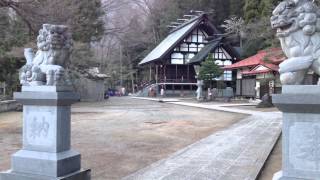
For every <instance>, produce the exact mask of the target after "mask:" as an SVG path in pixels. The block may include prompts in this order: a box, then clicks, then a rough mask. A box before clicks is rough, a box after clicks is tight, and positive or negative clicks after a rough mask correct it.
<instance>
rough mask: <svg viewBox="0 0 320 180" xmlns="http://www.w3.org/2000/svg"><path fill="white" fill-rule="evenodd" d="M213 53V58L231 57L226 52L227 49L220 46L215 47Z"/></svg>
mask: <svg viewBox="0 0 320 180" xmlns="http://www.w3.org/2000/svg"><path fill="white" fill-rule="evenodd" d="M213 54H214V58H215V59H231V56H230V55H229V54H228V53H227V51H225V50H224V49H223V48H220V47H219V48H217V49H216V50H215V51H214V53H213Z"/></svg>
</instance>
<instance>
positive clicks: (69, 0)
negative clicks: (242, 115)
mask: <svg viewBox="0 0 320 180" xmlns="http://www.w3.org/2000/svg"><path fill="white" fill-rule="evenodd" d="M279 2H280V0H0V83H1V82H5V84H6V87H7V94H8V95H9V96H10V95H11V94H12V92H13V91H15V90H16V89H17V87H18V84H19V83H18V71H17V69H19V68H20V67H21V66H22V65H23V64H24V58H23V48H24V47H33V48H34V49H36V44H35V42H36V36H37V33H38V30H39V29H40V28H41V25H42V24H44V23H53V24H65V25H68V26H70V27H71V31H72V32H73V39H74V50H73V53H72V57H71V62H70V64H69V67H70V69H71V70H76V69H86V68H90V67H98V68H99V70H100V72H101V73H105V74H108V75H110V77H111V78H110V79H109V81H108V86H109V87H117V86H120V85H121V84H122V85H124V86H127V87H130V86H131V85H132V84H135V83H139V82H142V81H143V80H144V78H145V77H146V76H144V75H143V73H142V72H143V69H142V67H139V66H138V63H139V62H140V61H141V60H142V59H143V58H144V57H145V56H146V55H147V53H148V52H150V51H151V50H152V49H153V48H154V47H155V46H156V45H157V44H158V43H159V42H161V40H162V39H163V38H165V37H166V35H167V34H168V33H169V31H170V29H169V28H168V27H167V26H168V25H169V24H170V23H171V22H173V21H176V20H177V19H178V18H181V17H183V15H185V14H190V13H192V10H193V11H196V10H198V11H199V10H200V11H204V12H207V13H208V14H209V17H210V19H211V20H212V22H213V23H214V24H215V25H216V27H217V28H219V29H220V30H221V31H222V32H224V31H229V32H224V33H228V34H230V38H231V39H232V41H233V43H234V44H237V45H239V46H240V42H241V46H242V52H243V53H242V57H243V58H245V57H248V56H250V55H252V54H255V53H256V52H257V51H259V50H261V49H266V48H269V47H278V46H279V44H278V41H277V40H276V38H275V35H274V32H273V31H272V30H271V29H270V24H269V23H270V20H269V19H270V16H271V14H272V10H273V8H274V7H275V6H276V5H277V4H278V3H279ZM228 20H229V21H228ZM226 27H229V28H228V29H226ZM232 27H233V28H232Z"/></svg>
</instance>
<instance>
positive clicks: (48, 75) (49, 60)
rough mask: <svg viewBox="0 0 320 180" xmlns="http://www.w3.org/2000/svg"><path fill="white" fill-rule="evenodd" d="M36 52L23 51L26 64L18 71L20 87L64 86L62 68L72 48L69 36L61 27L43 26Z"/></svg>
mask: <svg viewBox="0 0 320 180" xmlns="http://www.w3.org/2000/svg"><path fill="white" fill-rule="evenodd" d="M37 46H38V51H37V53H36V55H34V54H33V51H32V49H25V57H26V60H27V64H26V65H25V66H23V67H22V69H21V71H20V81H21V84H22V85H25V86H28V85H38V86H39V85H48V86H53V85H65V82H66V79H65V76H64V75H65V74H64V73H65V71H64V67H65V65H66V63H67V61H68V60H69V55H70V51H71V47H72V39H71V34H70V33H69V32H68V27H67V26H63V25H51V24H44V25H43V28H42V29H41V30H40V31H39V35H38V38H37Z"/></svg>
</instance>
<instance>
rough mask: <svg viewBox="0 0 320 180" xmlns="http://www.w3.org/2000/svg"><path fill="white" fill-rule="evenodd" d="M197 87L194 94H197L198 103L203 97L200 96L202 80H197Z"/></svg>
mask: <svg viewBox="0 0 320 180" xmlns="http://www.w3.org/2000/svg"><path fill="white" fill-rule="evenodd" d="M197 86H198V88H197V91H196V93H197V100H198V101H200V100H201V99H202V98H203V97H202V96H203V95H202V91H203V90H202V86H203V80H197Z"/></svg>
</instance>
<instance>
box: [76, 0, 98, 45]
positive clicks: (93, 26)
mask: <svg viewBox="0 0 320 180" xmlns="http://www.w3.org/2000/svg"><path fill="white" fill-rule="evenodd" d="M74 1H75V4H77V9H76V11H75V13H74V15H73V17H71V19H72V21H71V22H70V23H71V25H72V31H73V38H74V40H75V41H81V42H91V41H96V40H99V39H100V38H101V36H102V35H103V33H104V27H103V26H104V24H103V21H102V19H101V17H102V15H103V11H102V9H101V0H81V1H79V0H74Z"/></svg>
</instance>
